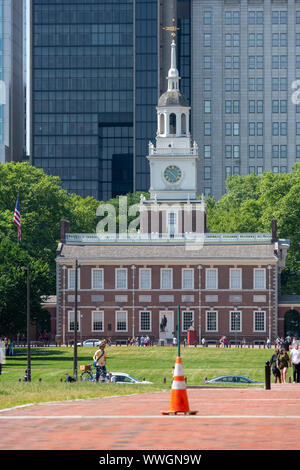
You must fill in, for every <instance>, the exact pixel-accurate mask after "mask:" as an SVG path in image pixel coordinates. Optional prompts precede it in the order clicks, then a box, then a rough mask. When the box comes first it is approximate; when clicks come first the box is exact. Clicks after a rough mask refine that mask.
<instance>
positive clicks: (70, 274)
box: [68, 269, 80, 290]
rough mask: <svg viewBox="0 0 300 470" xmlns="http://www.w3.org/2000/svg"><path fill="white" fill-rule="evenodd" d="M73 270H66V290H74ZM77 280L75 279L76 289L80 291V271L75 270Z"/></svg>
mask: <svg viewBox="0 0 300 470" xmlns="http://www.w3.org/2000/svg"><path fill="white" fill-rule="evenodd" d="M75 272H76V270H75V269H68V289H71V290H74V289H75ZM77 274H78V278H77V281H78V282H77V287H78V289H80V269H78V270H77Z"/></svg>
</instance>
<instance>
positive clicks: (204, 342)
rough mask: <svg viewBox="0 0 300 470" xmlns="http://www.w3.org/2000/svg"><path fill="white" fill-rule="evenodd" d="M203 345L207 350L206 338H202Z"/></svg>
mask: <svg viewBox="0 0 300 470" xmlns="http://www.w3.org/2000/svg"><path fill="white" fill-rule="evenodd" d="M201 343H202V347H203V348H205V344H206V341H205V338H202V340H201Z"/></svg>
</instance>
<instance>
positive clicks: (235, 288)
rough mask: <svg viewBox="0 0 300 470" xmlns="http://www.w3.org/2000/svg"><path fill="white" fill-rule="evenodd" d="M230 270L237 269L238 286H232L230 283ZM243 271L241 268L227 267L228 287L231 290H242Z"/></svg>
mask: <svg viewBox="0 0 300 470" xmlns="http://www.w3.org/2000/svg"><path fill="white" fill-rule="evenodd" d="M232 271H239V273H240V286H239V287H232V285H231V281H232V280H231V273H232ZM242 274H243V271H242V268H230V269H229V288H230V289H232V290H242V288H243V276H242Z"/></svg>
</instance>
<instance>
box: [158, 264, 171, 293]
mask: <svg viewBox="0 0 300 470" xmlns="http://www.w3.org/2000/svg"><path fill="white" fill-rule="evenodd" d="M160 288H161V289H173V270H172V269H171V268H161V270H160Z"/></svg>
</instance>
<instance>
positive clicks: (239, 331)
mask: <svg viewBox="0 0 300 470" xmlns="http://www.w3.org/2000/svg"><path fill="white" fill-rule="evenodd" d="M232 313H239V314H240V329H239V330H232V329H231V314H232ZM229 331H230V333H241V332H242V331H243V315H242V312H241V310H230V312H229Z"/></svg>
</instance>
